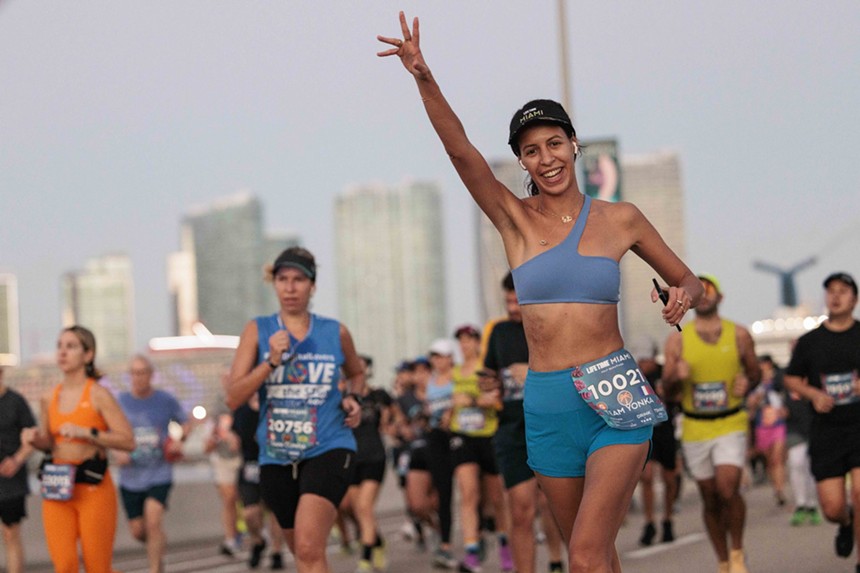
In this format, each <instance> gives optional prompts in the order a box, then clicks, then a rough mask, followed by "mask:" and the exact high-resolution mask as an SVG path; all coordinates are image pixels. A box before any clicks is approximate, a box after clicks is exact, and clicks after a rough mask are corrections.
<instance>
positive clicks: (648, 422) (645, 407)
mask: <svg viewBox="0 0 860 573" xmlns="http://www.w3.org/2000/svg"><path fill="white" fill-rule="evenodd" d="M571 377H572V378H573V384H574V386H575V387H576V390H577V392H578V393H579V395H580V396H581V397H582V399H583V400H585V402H586V403H587V404H588V405H589V406H591V408H592V409H593V410H594V411H595V412H597V414H598V415H599V416H600V417H601V418H603V421H604V422H606V425H608V426H609V427H611V428H617V429H619V430H633V429H636V428H641V427H644V426H653V425H656V424H659V423H660V422H664V421H666V420H668V419H669V416H668V414H667V413H666V408H665V407H664V406H663V403H662V402H661V401H660V399H659V398H658V397H657V395H656V394H655V393H654V389H653V388H652V387H651V385H650V384H649V383H648V380H646V379H645V377H644V376H643V375H642V372H640V371H639V367H638V366H637V365H636V361H635V360H633V357H632V356H631V355H630V353H629V352H627V351H626V350H619V351H617V352H613V353H612V354H610V355H609V356H607V357H606V358H603V359H601V360H596V361H594V362H590V363H588V364H585V365H583V366H581V367H577V368H574V369H573V371H572V372H571Z"/></svg>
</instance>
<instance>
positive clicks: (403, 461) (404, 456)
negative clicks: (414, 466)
mask: <svg viewBox="0 0 860 573" xmlns="http://www.w3.org/2000/svg"><path fill="white" fill-rule="evenodd" d="M411 461H412V452H410V451H409V450H404V451H402V452H400V455H399V456H397V475H399V476H401V477H406V474H408V473H409V462H411Z"/></svg>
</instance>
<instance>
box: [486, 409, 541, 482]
mask: <svg viewBox="0 0 860 573" xmlns="http://www.w3.org/2000/svg"><path fill="white" fill-rule="evenodd" d="M495 447H496V462H497V463H498V464H499V470H500V472H501V474H502V479H503V480H504V482H505V489H511V488H512V487H514V486H516V485H519V484H521V483H523V482H525V481H528V480H530V479H533V478H534V477H535V473H534V472H533V471H532V469H531V468H530V467H529V464H528V457H529V456H528V452H527V450H526V435H525V430H524V429H523V428H522V426H521V425H519V424H511V427H505V426H499V429H498V430H497V431H496V437H495Z"/></svg>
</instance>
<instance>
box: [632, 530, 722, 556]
mask: <svg viewBox="0 0 860 573" xmlns="http://www.w3.org/2000/svg"><path fill="white" fill-rule="evenodd" d="M706 539H707V536H706V535H705V534H704V533H691V534H689V535H682V536H681V537H679V538H677V539H676V540H675V541H673V542H672V543H659V544H657V545H653V546H651V547H643V548H642V549H636V550H634V551H628V552H627V553H625V554H624V558H625V559H641V558H643V557H650V556H651V555H657V554H658V553H665V552H666V551H669V550H670V549H673V548H675V547H680V546H682V545H690V544H691V543H698V542H699V541H704V540H706Z"/></svg>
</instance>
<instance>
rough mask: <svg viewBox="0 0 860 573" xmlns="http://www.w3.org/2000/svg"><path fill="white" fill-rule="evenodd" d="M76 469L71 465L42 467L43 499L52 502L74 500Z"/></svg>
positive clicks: (47, 465) (46, 465)
mask: <svg viewBox="0 0 860 573" xmlns="http://www.w3.org/2000/svg"><path fill="white" fill-rule="evenodd" d="M76 469H77V468H76V466H73V465H69V464H45V465H44V466H43V467H42V487H41V490H42V498H43V499H49V500H51V501H68V500H70V499H72V494H74V492H75V470H76Z"/></svg>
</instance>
